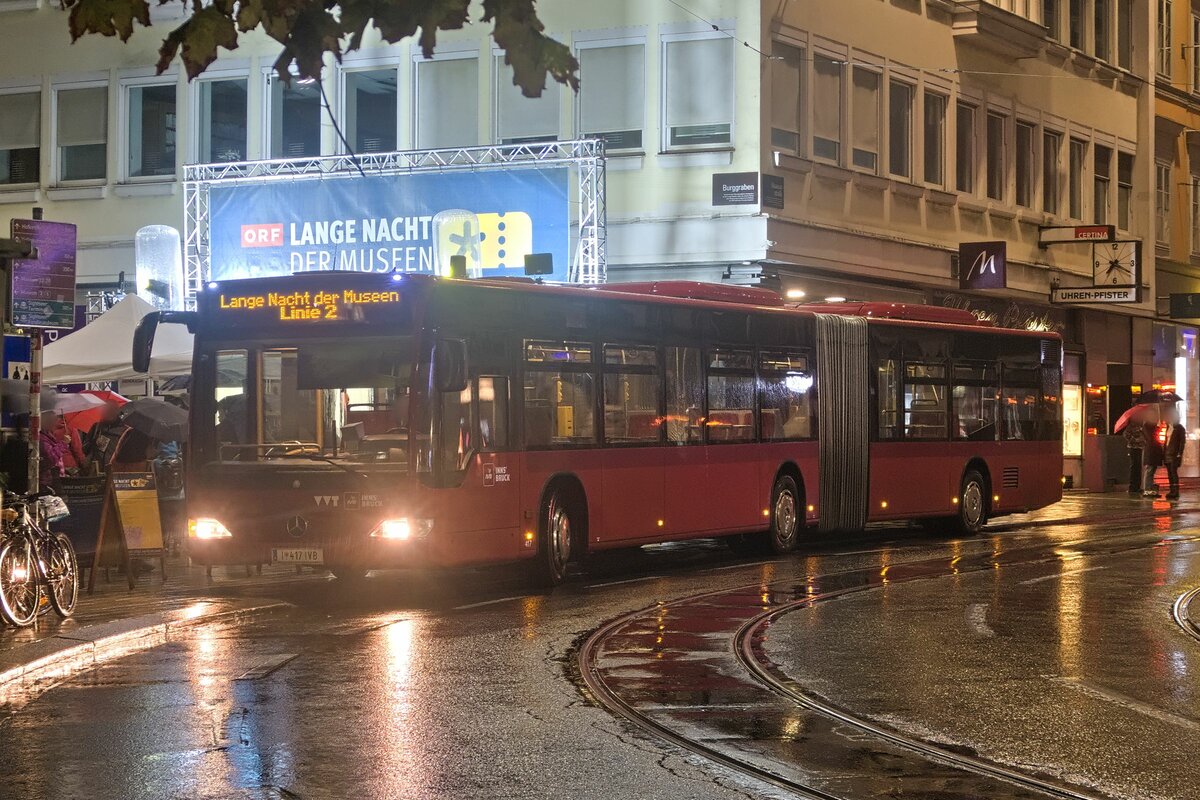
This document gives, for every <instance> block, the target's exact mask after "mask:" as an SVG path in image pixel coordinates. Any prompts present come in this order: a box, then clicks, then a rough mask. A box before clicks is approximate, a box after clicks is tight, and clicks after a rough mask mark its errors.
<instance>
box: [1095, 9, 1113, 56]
mask: <svg viewBox="0 0 1200 800" xmlns="http://www.w3.org/2000/svg"><path fill="white" fill-rule="evenodd" d="M1093 2H1094V3H1095V4H1096V5H1095V14H1094V15H1093V19H1095V21H1096V23H1095V29H1096V30H1095V33H1096V58H1099V59H1101V60H1102V61H1108V60H1109V58H1110V57H1111V56H1112V46H1111V44H1110V38H1111V33H1112V26H1111V23H1110V22H1109V21H1110V20H1111V19H1112V9H1111V8H1109V4H1108V3H1109V0H1093Z"/></svg>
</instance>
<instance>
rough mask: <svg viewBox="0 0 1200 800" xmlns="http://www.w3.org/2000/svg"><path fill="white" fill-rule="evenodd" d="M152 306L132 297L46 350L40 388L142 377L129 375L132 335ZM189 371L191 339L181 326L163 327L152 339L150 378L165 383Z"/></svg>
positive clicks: (130, 372) (130, 369)
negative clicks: (58, 384)
mask: <svg viewBox="0 0 1200 800" xmlns="http://www.w3.org/2000/svg"><path fill="white" fill-rule="evenodd" d="M153 310H154V306H152V305H150V304H149V303H147V302H146V301H145V300H143V299H142V298H140V297H138V296H137V295H133V294H131V295H126V296H125V299H124V300H121V301H120V302H119V303H117V304H116V305H114V306H113V307H112V308H110V309H109V310H108V311H105V312H104V313H103V314H101V315H100V316H99V317H97V318H96V319H95V320H94V321H93V322H92V323H91V324H89V325H86V326H84V327H83V328H82V329H80V330H77V331H75V332H74V333H72V334H70V335H68V336H64V337H63V338H61V339H59V340H58V341H57V342H53V343H51V344H48V345H46V348H45V349H44V350H43V351H42V383H44V384H49V385H53V384H56V383H97V382H101V381H120V380H130V379H137V378H144V377H146V376H145V375H141V374H140V373H137V372H134V371H133V364H132V363H131V362H132V360H133V332H134V330H135V329H136V328H137V325H138V323H139V322H141V320H142V317H144V316H146V315H147V314H149V313H150V312H151V311H153ZM191 371H192V334H190V333H188V331H187V328H185V327H184V326H182V325H163V326H161V327H160V328H159V329H158V332H157V333H156V334H155V337H154V353H153V355H152V356H151V358H150V377H152V378H169V377H172V376H174V375H186V374H188V373H190V372H191Z"/></svg>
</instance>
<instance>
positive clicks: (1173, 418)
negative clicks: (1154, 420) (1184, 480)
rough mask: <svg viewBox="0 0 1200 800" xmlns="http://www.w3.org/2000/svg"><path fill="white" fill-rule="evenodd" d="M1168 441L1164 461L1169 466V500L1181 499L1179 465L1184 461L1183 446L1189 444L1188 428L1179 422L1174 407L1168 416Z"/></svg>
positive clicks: (1164, 451)
mask: <svg viewBox="0 0 1200 800" xmlns="http://www.w3.org/2000/svg"><path fill="white" fill-rule="evenodd" d="M1168 419H1169V424H1170V428H1169V430H1168V431H1167V443H1166V447H1165V448H1164V450H1163V462H1164V464H1165V465H1166V467H1167V483H1168V484H1169V488H1168V489H1167V499H1168V500H1178V499H1179V465H1180V464H1182V463H1183V448H1184V445H1186V444H1187V430H1186V429H1185V428H1184V427H1183V425H1181V424H1179V412H1177V411H1175V410H1174V409H1172V412H1171V415H1170V417H1169V418H1168Z"/></svg>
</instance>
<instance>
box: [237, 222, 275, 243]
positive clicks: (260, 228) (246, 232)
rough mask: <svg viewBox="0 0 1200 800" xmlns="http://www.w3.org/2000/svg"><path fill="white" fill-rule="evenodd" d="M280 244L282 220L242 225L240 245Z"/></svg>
mask: <svg viewBox="0 0 1200 800" xmlns="http://www.w3.org/2000/svg"><path fill="white" fill-rule="evenodd" d="M282 244H283V223H282V222H269V223H267V224H265V225H243V226H242V247H279V246H280V245H282Z"/></svg>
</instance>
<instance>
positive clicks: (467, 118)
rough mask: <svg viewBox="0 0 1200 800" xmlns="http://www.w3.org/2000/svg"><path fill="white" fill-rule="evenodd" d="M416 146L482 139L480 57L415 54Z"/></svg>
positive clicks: (466, 144)
mask: <svg viewBox="0 0 1200 800" xmlns="http://www.w3.org/2000/svg"><path fill="white" fill-rule="evenodd" d="M416 74H417V102H416V129H417V130H416V134H417V136H416V139H417V147H419V148H422V149H427V148H435V147H469V146H470V145H473V144H478V143H479V58H478V57H477V56H475V55H471V56H469V57H467V58H440V59H433V60H427V59H425V58H422V57H420V56H418V57H417V58H416Z"/></svg>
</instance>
